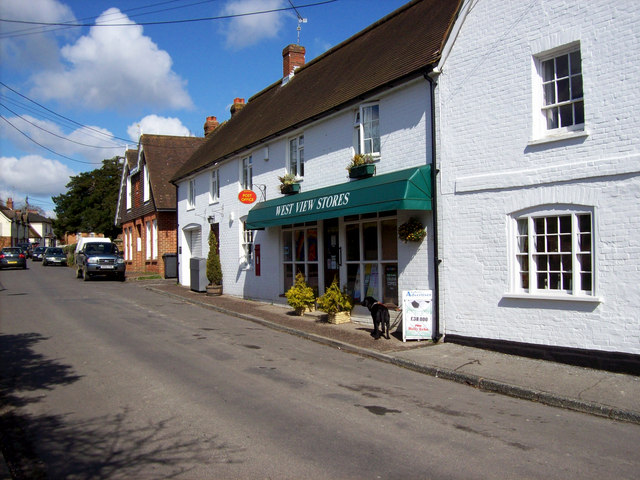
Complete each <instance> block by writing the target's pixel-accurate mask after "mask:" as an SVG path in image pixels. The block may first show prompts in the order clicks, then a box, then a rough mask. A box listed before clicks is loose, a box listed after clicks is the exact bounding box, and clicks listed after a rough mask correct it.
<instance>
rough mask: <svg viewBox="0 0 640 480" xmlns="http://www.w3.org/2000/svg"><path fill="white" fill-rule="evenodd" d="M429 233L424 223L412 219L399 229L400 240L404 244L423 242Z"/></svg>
mask: <svg viewBox="0 0 640 480" xmlns="http://www.w3.org/2000/svg"><path fill="white" fill-rule="evenodd" d="M426 236H427V232H426V231H425V229H424V226H423V225H422V223H420V222H419V221H418V220H417V219H415V218H413V217H411V218H410V219H409V221H408V222H405V223H403V224H402V225H400V227H399V228H398V238H399V239H400V240H402V241H403V242H405V243H406V242H421V241H422V239H423V238H424V237H426Z"/></svg>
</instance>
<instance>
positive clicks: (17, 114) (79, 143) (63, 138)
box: [0, 103, 124, 149]
mask: <svg viewBox="0 0 640 480" xmlns="http://www.w3.org/2000/svg"><path fill="white" fill-rule="evenodd" d="M0 107H3V108H5V109H6V110H9V111H10V112H11V113H13V114H14V115H15V116H16V117H18V118H19V119H21V120H22V121H24V122H26V123H28V124H29V125H33V126H34V127H36V128H37V129H38V130H42V131H43V132H46V133H48V134H49V135H53V136H54V137H57V138H60V139H62V140H66V141H67V142H71V143H75V144H76V145H82V146H83V147H90V148H104V149H113V148H122V147H123V146H124V145H110V146H102V145H89V144H88V143H82V142H77V141H75V140H71V139H70V138H67V137H64V136H62V135H58V134H57V133H54V132H52V131H50V130H47V129H46V128H43V127H41V126H40V125H38V124H36V123H33V122H31V121H29V120H28V119H26V118H25V117H23V116H22V115H20V114H19V113H16V112H14V111H13V110H11V109H10V108H9V107H7V106H6V105H4V104H3V103H0Z"/></svg>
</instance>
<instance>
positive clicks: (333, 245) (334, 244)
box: [324, 218, 342, 290]
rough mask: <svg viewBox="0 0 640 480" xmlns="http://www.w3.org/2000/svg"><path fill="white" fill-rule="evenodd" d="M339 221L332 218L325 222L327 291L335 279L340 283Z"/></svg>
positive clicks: (325, 282)
mask: <svg viewBox="0 0 640 480" xmlns="http://www.w3.org/2000/svg"><path fill="white" fill-rule="evenodd" d="M338 229H339V227H338V219H337V218H330V219H328V220H325V221H324V288H325V290H326V289H327V288H328V287H329V286H330V285H331V282H333V279H334V278H336V279H337V280H338V286H342V284H341V283H340V264H341V263H342V259H341V258H340V254H341V251H340V242H339V238H340V236H339V235H338V233H339V232H338Z"/></svg>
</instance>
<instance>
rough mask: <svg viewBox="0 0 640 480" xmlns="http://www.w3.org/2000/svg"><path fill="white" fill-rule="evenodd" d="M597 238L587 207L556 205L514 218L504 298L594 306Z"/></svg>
mask: <svg viewBox="0 0 640 480" xmlns="http://www.w3.org/2000/svg"><path fill="white" fill-rule="evenodd" d="M587 227H588V230H587ZM595 236H596V235H595V212H594V210H593V209H592V208H590V207H577V206H571V207H568V206H567V207H564V206H560V205H559V206H554V207H548V208H538V209H531V210H528V211H526V212H521V213H518V214H514V215H512V216H511V218H510V229H509V248H510V252H511V253H510V266H511V267H510V271H511V280H510V292H509V294H508V295H507V296H516V297H524V298H544V299H560V300H562V299H565V300H580V299H586V300H591V301H593V300H596V301H598V298H597V295H596V293H597V285H596V281H597V275H596V252H595V245H596V239H595ZM563 237H564V238H565V241H564V242H563ZM538 265H539V267H537V266H538ZM587 283H588V284H587ZM541 284H543V285H541Z"/></svg>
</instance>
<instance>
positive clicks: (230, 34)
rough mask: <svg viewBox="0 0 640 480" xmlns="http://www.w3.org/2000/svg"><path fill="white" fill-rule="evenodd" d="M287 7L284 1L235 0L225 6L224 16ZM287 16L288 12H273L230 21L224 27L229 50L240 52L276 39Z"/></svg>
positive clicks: (223, 30)
mask: <svg viewBox="0 0 640 480" xmlns="http://www.w3.org/2000/svg"><path fill="white" fill-rule="evenodd" d="M285 4H286V5H285ZM285 6H288V4H287V2H285V1H284V0H234V1H231V2H229V3H227V4H226V5H225V6H224V8H223V9H222V15H241V14H244V13H251V12H259V11H265V10H274V9H278V8H283V7H285ZM287 15H289V14H288V13H286V12H272V13H264V14H261V15H246V16H242V17H235V18H232V19H230V20H228V21H227V23H226V24H224V26H223V27H222V32H223V34H224V36H225V37H226V45H227V48H230V49H232V50H239V49H242V48H245V47H249V46H251V45H255V44H257V43H259V42H260V41H262V40H264V39H268V38H275V37H276V36H277V35H278V32H279V31H280V29H281V28H282V24H283V22H284V18H285V16H287Z"/></svg>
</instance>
